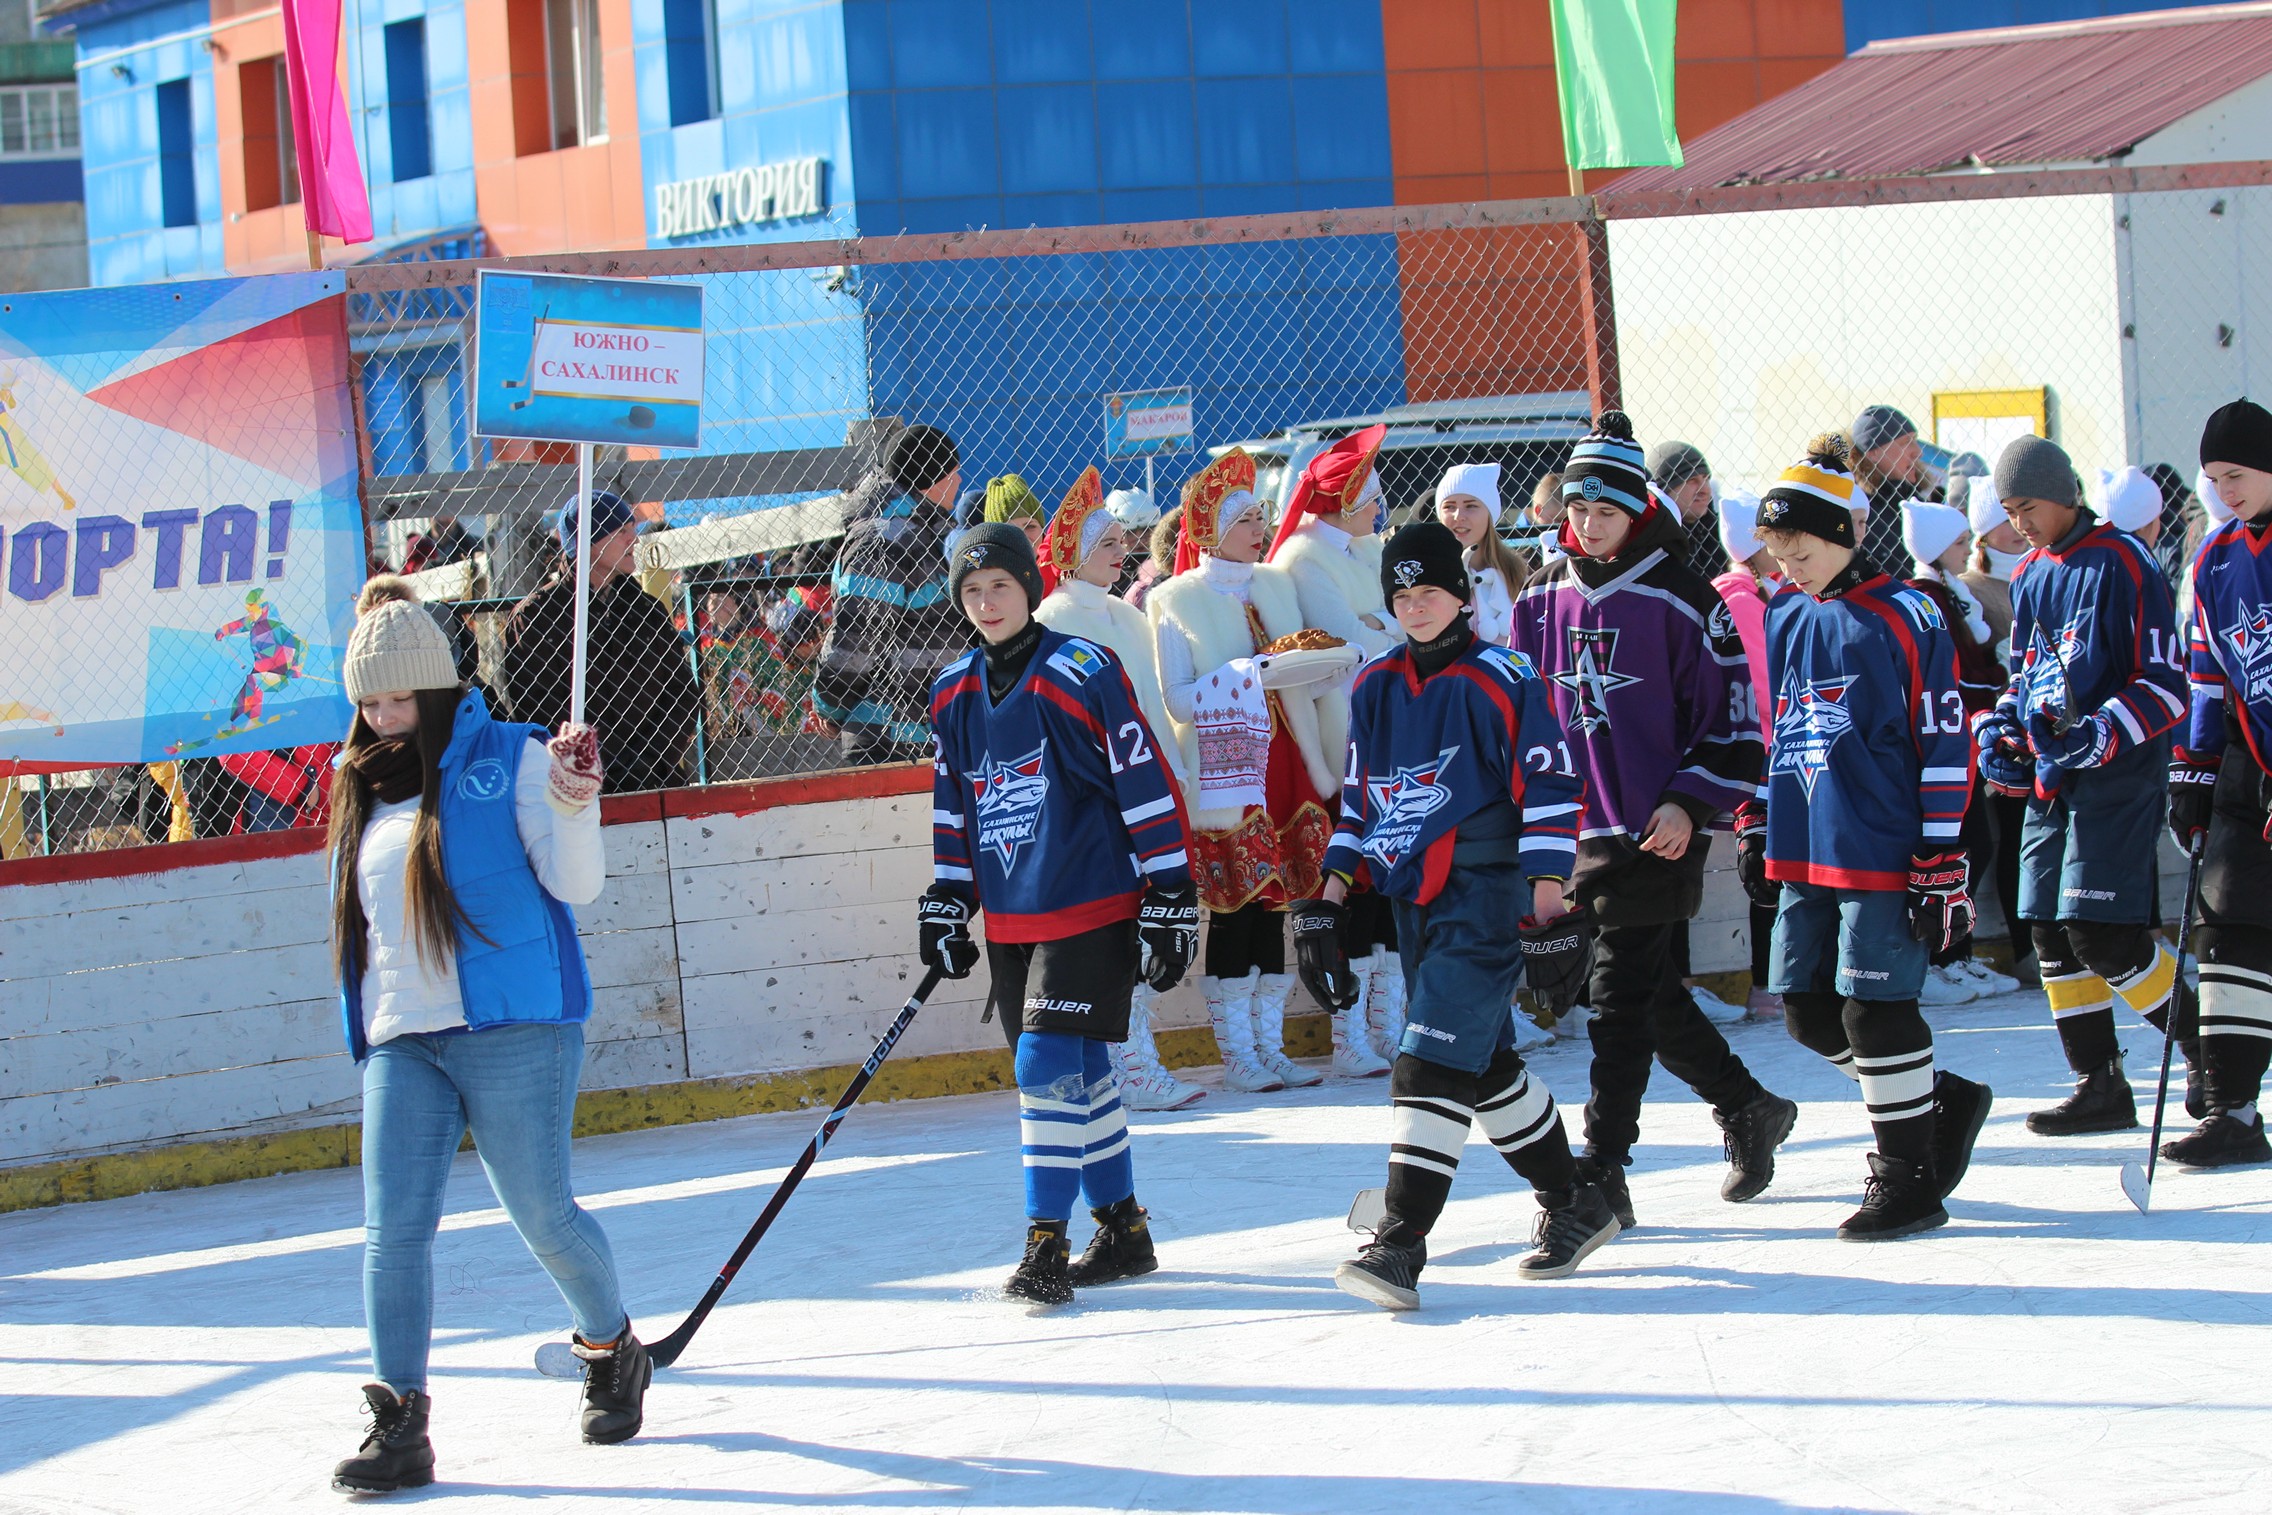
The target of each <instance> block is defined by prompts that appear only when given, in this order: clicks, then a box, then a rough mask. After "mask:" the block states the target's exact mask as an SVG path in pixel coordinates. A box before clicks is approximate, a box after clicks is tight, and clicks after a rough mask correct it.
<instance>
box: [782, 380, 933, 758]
mask: <svg viewBox="0 0 2272 1515" xmlns="http://www.w3.org/2000/svg"><path fill="white" fill-rule="evenodd" d="M887 474H888V477H887V478H885V479H883V480H881V481H880V483H881V487H880V488H872V489H871V488H868V487H865V484H864V485H863V487H862V488H860V489H858V490H856V491H855V492H854V496H853V499H852V501H851V502H850V504H849V505H848V506H847V507H846V510H845V529H844V545H843V547H842V548H841V549H839V550H838V552H837V554H836V567H835V570H834V573H833V575H832V578H831V583H832V587H833V589H834V591H835V609H834V619H833V620H832V621H831V623H830V625H829V630H828V638H827V640H826V641H825V642H824V643H823V644H822V647H821V655H820V672H819V677H818V679H817V681H816V683H815V685H814V689H813V695H814V703H815V705H816V707H817V708H818V709H819V711H820V713H821V715H822V717H824V718H825V719H826V720H828V721H829V722H830V723H832V725H833V726H834V727H835V728H836V729H837V731H838V732H839V733H840V736H839V742H840V746H841V750H842V752H843V755H844V760H845V761H846V762H848V763H913V762H921V761H923V760H924V759H925V758H926V757H927V756H928V755H929V751H930V742H931V680H932V679H933V678H934V677H936V676H937V675H938V672H939V670H940V669H942V668H944V667H946V665H947V664H948V663H949V662H951V661H952V660H953V659H954V657H955V656H956V654H958V653H959V652H961V651H962V650H963V649H964V648H965V647H967V646H968V645H969V636H970V630H969V624H968V623H967V622H966V621H964V620H963V618H962V613H961V611H960V610H959V609H957V607H956V606H955V605H953V604H952V603H950V602H949V600H948V598H947V540H948V537H949V535H950V534H951V532H952V531H953V529H954V516H953V507H954V502H955V496H956V494H957V492H958V491H959V490H960V489H961V488H962V453H961V451H960V450H959V449H958V448H957V447H956V446H955V439H954V438H953V437H950V436H948V435H947V434H946V433H945V432H943V431H940V430H939V429H938V428H937V427H934V426H922V425H916V426H910V427H908V428H907V429H906V430H905V431H903V432H901V433H900V434H899V439H898V440H897V441H896V442H894V443H893V444H892V449H891V460H890V463H889V464H888V467H887Z"/></svg>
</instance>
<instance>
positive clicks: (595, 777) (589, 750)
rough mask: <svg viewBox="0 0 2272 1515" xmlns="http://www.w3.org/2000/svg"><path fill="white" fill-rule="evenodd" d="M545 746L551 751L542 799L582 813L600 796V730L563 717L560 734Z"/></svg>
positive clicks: (564, 811)
mask: <svg viewBox="0 0 2272 1515" xmlns="http://www.w3.org/2000/svg"><path fill="white" fill-rule="evenodd" d="M544 750H545V751H547V752H549V753H551V754H552V771H551V772H550V773H549V774H547V775H546V776H545V783H544V802H545V803H546V804H547V805H550V806H551V807H552V808H553V809H555V810H557V811H559V812H560V813H561V814H562V815H569V816H574V815H582V814H583V813H584V812H585V811H586V810H588V809H590V808H591V804H592V802H593V801H594V800H596V799H598V798H599V797H600V777H601V775H600V734H599V733H598V732H596V731H594V730H593V729H592V728H591V727H589V726H572V725H570V724H568V723H567V722H565V721H563V722H561V724H560V734H559V735H558V736H556V737H554V738H553V739H552V740H551V741H549V742H546V743H545V744H544Z"/></svg>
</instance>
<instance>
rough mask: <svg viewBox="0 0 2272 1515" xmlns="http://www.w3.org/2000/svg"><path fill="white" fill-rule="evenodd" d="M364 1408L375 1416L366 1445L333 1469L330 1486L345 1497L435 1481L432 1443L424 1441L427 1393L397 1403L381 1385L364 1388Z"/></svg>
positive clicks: (430, 1405)
mask: <svg viewBox="0 0 2272 1515" xmlns="http://www.w3.org/2000/svg"><path fill="white" fill-rule="evenodd" d="M363 1405H364V1408H365V1409H367V1410H369V1411H370V1412H371V1426H370V1429H369V1430H368V1431H366V1432H364V1433H363V1447H362V1450H361V1451H359V1452H357V1453H356V1454H355V1455H354V1456H353V1457H350V1458H348V1459H347V1460H346V1461H345V1462H343V1463H341V1464H340V1465H339V1466H338V1467H336V1468H333V1469H332V1470H331V1486H332V1488H334V1489H336V1490H337V1491H339V1492H340V1493H342V1494H391V1493H393V1492H394V1491H395V1490H396V1489H422V1488H424V1487H425V1486H426V1485H428V1484H430V1483H432V1482H433V1481H434V1444H433V1443H432V1442H431V1441H428V1440H427V1439H426V1417H427V1416H428V1415H429V1414H430V1413H432V1411H433V1408H434V1401H433V1400H431V1399H429V1398H428V1397H427V1396H425V1395H424V1394H405V1395H403V1396H401V1397H400V1398H399V1399H398V1398H396V1397H395V1392H394V1390H392V1389H390V1388H388V1387H387V1386H386V1385H385V1384H383V1383H367V1384H365V1385H363Z"/></svg>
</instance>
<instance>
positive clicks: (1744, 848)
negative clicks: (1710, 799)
mask: <svg viewBox="0 0 2272 1515" xmlns="http://www.w3.org/2000/svg"><path fill="white" fill-rule="evenodd" d="M1736 882H1737V883H1739V884H1741V885H1743V892H1744V897H1745V898H1747V899H1749V900H1750V901H1751V902H1752V903H1753V904H1754V905H1757V906H1758V907H1759V908H1760V909H1762V910H1772V909H1774V908H1775V907H1776V906H1777V905H1778V904H1780V903H1782V899H1783V886H1782V885H1781V884H1778V883H1776V882H1775V881H1774V880H1773V879H1771V878H1769V877H1768V876H1767V807H1766V806H1765V805H1762V804H1760V803H1759V801H1757V800H1746V801H1745V802H1744V803H1742V804H1741V805H1738V806H1737V807H1736Z"/></svg>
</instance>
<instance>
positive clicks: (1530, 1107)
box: [1475, 1052, 1578, 1189]
mask: <svg viewBox="0 0 2272 1515" xmlns="http://www.w3.org/2000/svg"><path fill="white" fill-rule="evenodd" d="M1478 1084H1479V1086H1480V1088H1481V1090H1482V1097H1481V1098H1479V1099H1478V1100H1477V1101H1476V1102H1475V1123H1476V1124H1477V1125H1479V1126H1481V1127H1482V1128H1483V1134H1484V1135H1485V1136H1487V1137H1489V1138H1490V1139H1491V1145H1492V1146H1494V1147H1496V1148H1498V1149H1499V1155H1500V1156H1501V1157H1503V1158H1505V1159H1506V1160H1507V1166H1508V1167H1510V1168H1512V1169H1514V1170H1515V1171H1516V1172H1517V1173H1520V1174H1521V1175H1522V1176H1523V1177H1524V1178H1525V1179H1527V1180H1529V1182H1530V1186H1531V1187H1532V1188H1533V1189H1567V1188H1569V1187H1570V1185H1571V1184H1572V1183H1574V1182H1576V1180H1577V1176H1578V1172H1577V1167H1576V1165H1575V1163H1574V1162H1573V1160H1572V1159H1571V1156H1570V1138H1569V1135H1568V1133H1567V1132H1565V1131H1564V1130H1563V1129H1562V1112H1561V1110H1560V1109H1559V1108H1557V1107H1556V1105H1555V1103H1554V1096H1553V1095H1552V1094H1549V1093H1548V1092H1547V1089H1546V1085H1544V1084H1542V1083H1540V1082H1539V1081H1538V1080H1536V1079H1534V1078H1532V1077H1531V1076H1530V1070H1529V1069H1527V1068H1525V1067H1524V1066H1523V1060H1522V1058H1521V1057H1520V1056H1519V1055H1518V1054H1516V1053H1514V1052H1502V1053H1500V1054H1499V1055H1498V1056H1497V1057H1496V1058H1493V1059H1492V1061H1491V1066H1490V1067H1488V1068H1486V1069H1484V1070H1483V1077H1482V1078H1481V1079H1480V1080H1478Z"/></svg>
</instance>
